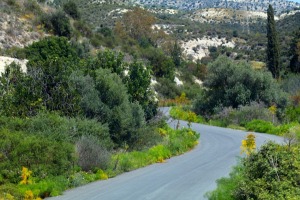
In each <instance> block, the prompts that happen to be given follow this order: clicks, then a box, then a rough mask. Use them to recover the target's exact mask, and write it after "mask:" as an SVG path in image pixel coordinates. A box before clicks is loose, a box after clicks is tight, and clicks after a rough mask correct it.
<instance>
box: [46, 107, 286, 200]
mask: <svg viewBox="0 0 300 200" xmlns="http://www.w3.org/2000/svg"><path fill="white" fill-rule="evenodd" d="M161 110H162V111H163V112H164V113H166V114H167V113H168V108H162V109H161ZM168 122H169V124H170V126H171V127H175V126H176V124H177V121H171V120H169V121H168ZM180 125H181V126H187V124H186V122H184V121H180ZM192 128H193V129H194V130H195V131H197V132H198V133H200V134H201V136H200V143H199V145H198V146H197V147H196V148H195V149H194V150H192V151H190V152H188V153H186V154H184V155H181V156H177V157H173V158H171V159H169V160H167V162H166V163H162V164H154V165H151V166H148V167H145V168H141V169H138V170H135V171H132V172H128V173H124V174H122V175H119V176H117V177H115V178H112V179H109V180H106V181H98V182H94V183H91V184H88V185H85V186H82V187H79V188H75V189H72V190H69V191H66V192H65V193H64V194H63V195H62V196H59V197H55V198H50V199H53V200H55V199H57V200H59V199H62V200H67V199H69V200H202V199H205V197H204V194H205V193H206V192H207V191H210V190H213V189H215V188H216V183H215V181H216V180H217V179H218V178H221V177H223V176H227V175H228V174H229V172H230V171H231V167H232V166H234V165H235V164H236V162H237V158H238V157H239V156H240V145H241V141H242V139H244V137H245V136H246V134H247V133H246V132H244V131H238V130H232V129H226V128H220V127H213V126H208V125H201V124H192ZM255 135H256V143H257V146H260V145H262V144H263V143H265V142H266V141H268V140H272V141H276V142H280V143H281V142H282V138H280V137H277V136H274V135H268V134H259V133H255Z"/></svg>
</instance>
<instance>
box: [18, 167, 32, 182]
mask: <svg viewBox="0 0 300 200" xmlns="http://www.w3.org/2000/svg"><path fill="white" fill-rule="evenodd" d="M31 174H32V171H30V170H28V168H26V167H22V175H21V176H22V180H21V182H20V184H23V185H27V184H31V183H32V181H31V180H29V178H30V176H31Z"/></svg>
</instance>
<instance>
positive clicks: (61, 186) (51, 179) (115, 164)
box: [0, 126, 200, 200]
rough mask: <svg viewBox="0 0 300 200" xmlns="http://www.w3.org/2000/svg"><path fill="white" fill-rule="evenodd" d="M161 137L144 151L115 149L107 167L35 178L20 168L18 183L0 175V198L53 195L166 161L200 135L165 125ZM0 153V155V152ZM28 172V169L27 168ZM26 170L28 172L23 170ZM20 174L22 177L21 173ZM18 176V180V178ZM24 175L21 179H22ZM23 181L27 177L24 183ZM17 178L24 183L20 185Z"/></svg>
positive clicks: (29, 197)
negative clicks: (10, 181)
mask: <svg viewBox="0 0 300 200" xmlns="http://www.w3.org/2000/svg"><path fill="white" fill-rule="evenodd" d="M159 133H160V135H161V137H162V140H161V142H160V143H159V144H157V145H155V146H153V147H151V148H149V149H146V150H144V151H131V152H126V151H123V152H120V151H119V152H116V153H115V154H114V155H113V156H112V159H111V161H110V164H109V166H108V168H107V169H94V170H93V171H88V172H84V171H82V170H81V169H80V168H79V167H76V166H75V167H74V169H73V172H71V175H61V176H47V177H46V178H44V179H41V178H40V177H39V178H38V177H35V175H34V173H32V172H30V173H28V174H27V175H26V176H23V174H22V173H25V172H22V171H21V170H22V169H20V180H19V183H17V182H16V183H15V184H11V183H8V182H6V183H5V182H3V181H4V179H3V177H1V176H0V183H1V184H2V183H4V184H2V185H0V200H4V199H5V200H6V199H40V198H46V197H49V196H57V195H60V194H62V192H63V191H64V190H66V189H68V188H73V187H78V186H81V185H84V184H87V183H90V182H93V181H97V180H106V179H108V178H111V177H115V176H116V175H118V174H121V173H124V172H128V171H131V170H134V169H138V168H141V167H145V166H147V165H151V164H154V163H163V162H166V159H169V158H171V157H172V156H176V155H179V154H183V153H185V152H187V151H189V150H191V149H193V148H194V147H195V146H196V145H197V144H198V139H199V137H200V135H199V134H198V133H196V132H194V131H193V130H191V129H188V128H184V129H180V130H174V129H171V128H170V127H168V126H165V127H163V128H160V129H159ZM0 156H1V154H0ZM28 170H29V171H30V169H28ZM27 172H28V171H27ZM21 175H22V176H21ZM21 177H22V179H21ZM24 177H25V178H24ZM24 180H30V181H26V182H24ZM21 181H22V182H24V183H23V184H21Z"/></svg>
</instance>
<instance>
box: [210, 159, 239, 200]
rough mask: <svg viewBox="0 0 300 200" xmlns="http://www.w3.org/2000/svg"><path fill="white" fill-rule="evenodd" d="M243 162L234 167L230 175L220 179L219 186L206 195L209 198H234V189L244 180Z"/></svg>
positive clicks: (222, 199)
mask: <svg viewBox="0 0 300 200" xmlns="http://www.w3.org/2000/svg"><path fill="white" fill-rule="evenodd" d="M243 170H244V169H243V167H242V165H241V164H238V165H237V166H235V167H233V169H232V171H231V172H230V174H229V177H223V178H220V179H218V180H217V181H216V182H217V185H218V187H217V188H216V189H215V190H214V191H210V192H207V193H206V194H205V196H206V197H207V198H208V199H209V200H234V199H235V198H234V190H235V189H236V188H238V186H239V184H240V182H241V181H242V180H243V176H242V173H243V172H242V171H243Z"/></svg>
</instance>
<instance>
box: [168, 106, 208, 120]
mask: <svg viewBox="0 0 300 200" xmlns="http://www.w3.org/2000/svg"><path fill="white" fill-rule="evenodd" d="M170 116H171V117H173V118H174V119H181V120H185V121H188V122H195V123H203V122H204V121H205V120H204V119H203V118H202V117H201V116H199V115H198V116H197V115H196V114H195V113H194V112H192V111H190V110H189V108H187V109H185V108H184V107H178V106H177V107H172V108H171V110H170Z"/></svg>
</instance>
